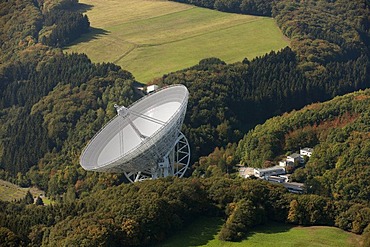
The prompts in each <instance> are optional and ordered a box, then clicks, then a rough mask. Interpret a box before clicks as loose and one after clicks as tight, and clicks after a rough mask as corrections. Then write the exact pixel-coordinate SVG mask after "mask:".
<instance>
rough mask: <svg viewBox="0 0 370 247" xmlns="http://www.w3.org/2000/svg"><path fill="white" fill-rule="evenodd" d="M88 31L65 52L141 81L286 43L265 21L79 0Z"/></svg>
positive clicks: (155, 4)
mask: <svg viewBox="0 0 370 247" xmlns="http://www.w3.org/2000/svg"><path fill="white" fill-rule="evenodd" d="M80 2H81V3H83V4H85V7H87V11H86V14H87V15H88V17H89V20H90V22H91V27H92V28H93V29H92V32H90V33H89V34H87V35H85V36H83V37H82V38H81V39H80V40H78V41H77V42H76V44H75V45H72V46H71V47H69V48H68V49H67V51H69V52H72V51H74V52H80V53H86V54H87V55H88V56H89V57H90V58H91V59H92V60H93V61H94V62H114V63H116V64H118V65H120V66H122V67H123V68H124V69H127V70H129V71H130V72H132V73H133V74H134V76H135V77H136V78H137V79H138V80H140V81H143V82H147V81H149V80H151V79H153V78H154V77H158V76H161V75H163V74H165V73H168V72H171V71H175V70H179V69H182V68H185V67H189V66H191V65H194V64H196V63H197V62H198V61H199V60H200V59H203V58H206V57H219V58H221V59H222V60H224V61H226V62H229V63H230V62H236V61H241V60H242V59H243V58H245V57H248V58H250V59H251V58H253V57H256V56H258V55H263V54H265V53H267V52H269V51H271V50H277V49H280V48H282V47H285V46H287V45H288V41H287V40H286V38H285V37H284V36H283V35H282V33H281V32H280V30H279V29H278V27H277V26H276V24H275V22H274V20H273V19H271V18H266V17H256V16H248V15H237V14H230V13H222V12H218V11H214V10H209V9H203V8H198V7H194V6H190V5H184V4H179V3H175V2H169V1H158V0H121V1H112V0H108V1H106V0H104V1H103V0H82V1H80Z"/></svg>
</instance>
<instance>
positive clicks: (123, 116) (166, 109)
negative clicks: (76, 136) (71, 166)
mask: <svg viewBox="0 0 370 247" xmlns="http://www.w3.org/2000/svg"><path fill="white" fill-rule="evenodd" d="M188 97H189V92H188V90H187V88H186V87H185V86H183V85H173V86H169V87H165V88H162V89H160V90H158V91H156V92H154V93H152V94H149V95H146V96H145V97H143V98H141V99H139V100H138V101H136V102H135V103H134V104H132V105H131V106H130V107H128V108H126V107H124V106H118V105H115V107H116V110H117V115H116V116H115V117H114V118H113V119H112V120H111V121H109V122H108V123H107V124H106V125H105V126H104V127H103V128H102V129H101V130H100V131H98V133H97V134H95V136H94V137H93V138H92V140H91V141H90V142H89V143H88V145H87V146H86V147H85V149H84V150H83V152H82V154H81V157H80V164H81V166H82V167H83V168H84V169H85V170H88V171H97V172H110V173H124V174H125V176H126V177H127V178H128V180H129V181H130V182H136V181H141V180H144V179H155V178H160V177H167V176H178V177H182V176H183V175H184V174H185V171H186V170H187V168H188V166H189V162H190V147H189V143H188V141H187V139H186V137H185V136H184V134H183V133H181V131H180V129H181V126H182V123H183V121H184V117H185V112H186V106H187V103H188Z"/></svg>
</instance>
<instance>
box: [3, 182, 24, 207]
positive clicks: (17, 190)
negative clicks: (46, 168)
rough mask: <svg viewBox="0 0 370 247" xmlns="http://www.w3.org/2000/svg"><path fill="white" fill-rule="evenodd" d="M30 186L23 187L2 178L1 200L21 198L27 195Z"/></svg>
mask: <svg viewBox="0 0 370 247" xmlns="http://www.w3.org/2000/svg"><path fill="white" fill-rule="evenodd" d="M27 191H28V188H21V187H19V186H18V185H16V184H13V183H10V182H8V181H4V180H1V179H0V201H8V202H11V201H14V200H16V201H17V200H20V199H22V198H24V197H25V196H26V193H27Z"/></svg>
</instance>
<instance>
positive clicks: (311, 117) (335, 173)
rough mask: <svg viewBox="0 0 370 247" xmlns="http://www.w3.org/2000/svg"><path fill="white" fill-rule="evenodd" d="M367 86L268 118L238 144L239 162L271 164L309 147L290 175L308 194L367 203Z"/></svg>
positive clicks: (369, 95)
mask: <svg viewBox="0 0 370 247" xmlns="http://www.w3.org/2000/svg"><path fill="white" fill-rule="evenodd" d="M369 105H370V90H369V89H367V90H365V91H360V92H356V93H352V94H348V95H345V96H342V97H336V98H334V99H333V100H331V101H328V102H325V103H321V104H312V105H309V106H307V107H305V108H303V109H302V110H299V111H293V112H291V113H289V114H284V115H283V116H280V117H275V118H272V119H269V120H268V121H266V122H265V123H264V124H262V125H258V126H256V127H255V128H254V129H253V130H252V131H250V132H249V133H248V134H247V135H246V136H245V137H244V138H243V139H242V140H241V141H240V142H239V144H238V148H237V151H236V152H237V156H238V158H240V160H241V162H242V163H243V164H246V165H248V166H254V167H261V166H263V165H264V164H265V163H266V162H272V163H275V164H276V163H277V161H278V158H279V157H281V156H282V155H284V154H286V153H287V152H288V151H290V152H292V151H296V150H299V148H300V147H313V148H314V151H313V155H312V156H311V158H310V159H309V161H308V163H307V164H306V166H305V168H301V169H298V170H297V171H296V172H295V173H294V178H295V179H296V180H297V181H300V182H306V184H307V187H308V190H309V192H312V193H317V194H321V195H325V196H330V197H333V198H336V199H344V200H348V201H365V202H369V198H370V194H369V193H370V183H369V182H368V176H369V174H370V135H369V133H370V125H369V123H370V108H369Z"/></svg>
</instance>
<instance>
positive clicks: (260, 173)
mask: <svg viewBox="0 0 370 247" xmlns="http://www.w3.org/2000/svg"><path fill="white" fill-rule="evenodd" d="M281 174H285V169H284V168H283V167H281V166H273V167H269V168H255V169H254V176H256V177H258V178H261V177H269V176H276V175H281Z"/></svg>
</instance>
